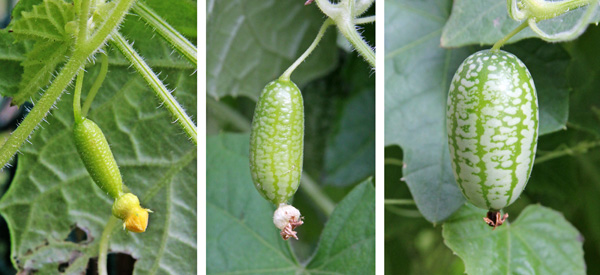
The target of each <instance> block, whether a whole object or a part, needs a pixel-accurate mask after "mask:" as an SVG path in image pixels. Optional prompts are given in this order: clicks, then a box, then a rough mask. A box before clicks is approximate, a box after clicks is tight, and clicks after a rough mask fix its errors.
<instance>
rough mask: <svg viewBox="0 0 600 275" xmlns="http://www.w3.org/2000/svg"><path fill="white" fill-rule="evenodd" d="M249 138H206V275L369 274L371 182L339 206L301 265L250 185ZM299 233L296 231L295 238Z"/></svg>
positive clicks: (300, 230) (371, 253) (371, 258)
mask: <svg viewBox="0 0 600 275" xmlns="http://www.w3.org/2000/svg"><path fill="white" fill-rule="evenodd" d="M249 140H250V137H249V135H247V134H222V135H219V136H213V137H209V138H208V140H207V160H208V161H207V198H208V201H207V210H206V211H207V213H206V217H207V221H206V224H207V250H206V251H207V270H206V271H207V273H209V274H214V273H236V272H237V273H244V274H296V273H298V272H306V273H309V274H310V273H322V272H324V271H330V272H340V273H344V272H349V271H351V270H352V271H357V272H358V273H359V274H366V273H372V272H374V260H375V259H374V248H375V242H374V236H375V235H374V234H375V231H374V229H375V227H374V206H375V203H374V202H375V200H374V199H375V197H374V188H373V184H372V183H371V182H370V180H369V181H366V182H364V183H361V184H359V185H358V186H356V187H355V188H354V190H353V191H352V192H351V193H350V194H348V195H347V196H346V198H344V200H342V201H341V202H340V203H339V204H338V206H337V207H336V209H335V210H334V212H333V213H332V215H331V218H330V220H329V221H328V222H327V225H326V226H325V228H324V229H323V233H322V235H321V241H320V243H319V247H318V248H317V251H316V253H315V255H314V257H313V258H312V259H311V260H310V261H309V262H308V263H306V264H301V263H299V262H298V260H296V257H295V255H294V253H293V252H292V250H291V248H290V245H289V242H292V241H294V240H289V241H287V242H286V241H283V240H282V239H281V237H280V236H279V232H278V229H277V228H275V226H274V225H273V221H272V215H273V211H274V210H275V208H274V206H273V205H271V204H270V203H269V202H267V201H266V200H264V199H263V198H262V197H261V196H260V194H259V193H258V192H257V191H256V190H255V188H254V185H253V184H252V179H251V177H250V169H249V166H248V165H249V162H248V152H249ZM231 171H235V173H232V172H231ZM300 188H302V186H300ZM300 211H302V209H300ZM310 222H311V221H310V220H305V223H310ZM302 233H303V228H302V227H299V228H298V236H299V237H300V238H302ZM357 259H360V261H357Z"/></svg>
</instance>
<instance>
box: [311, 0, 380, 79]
mask: <svg viewBox="0 0 600 275" xmlns="http://www.w3.org/2000/svg"><path fill="white" fill-rule="evenodd" d="M315 2H316V3H317V5H318V6H319V9H321V11H323V13H324V14H325V15H327V16H328V17H329V18H330V19H332V20H333V21H334V22H335V24H336V25H337V27H338V30H339V31H340V33H341V34H342V35H344V37H346V39H348V41H350V43H351V44H352V46H354V49H356V51H357V52H358V53H359V54H360V55H361V56H362V57H363V58H364V59H365V60H366V61H367V62H368V63H369V65H371V67H373V68H375V52H374V51H373V49H372V48H371V47H370V46H369V45H368V44H367V42H366V41H365V40H364V39H363V38H362V37H361V36H360V34H359V33H358V30H357V29H356V26H355V21H354V20H355V19H354V16H355V13H356V15H358V14H359V13H362V12H364V11H366V10H367V9H368V8H369V6H371V5H372V4H373V1H363V2H361V6H360V7H359V8H360V9H359V10H355V7H354V1H342V2H339V3H337V4H333V3H331V2H329V1H328V0H315Z"/></svg>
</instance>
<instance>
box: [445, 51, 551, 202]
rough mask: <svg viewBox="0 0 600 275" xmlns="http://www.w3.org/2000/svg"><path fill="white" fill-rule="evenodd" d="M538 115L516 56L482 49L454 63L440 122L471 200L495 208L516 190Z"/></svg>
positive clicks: (523, 178) (526, 171) (527, 164)
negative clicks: (442, 122)
mask: <svg viewBox="0 0 600 275" xmlns="http://www.w3.org/2000/svg"><path fill="white" fill-rule="evenodd" d="M538 117H539V115H538V102H537V95H536V92H535V86H534V84H533V80H532V78H531V74H530V73H529V71H528V70H527V68H526V67H525V64H523V62H521V60H519V59H518V58H517V57H516V56H514V55H513V54H510V53H507V52H504V51H496V52H492V51H490V50H485V51H480V52H477V53H474V54H473V55H471V56H469V57H468V58H467V59H465V61H463V63H462V64H461V65H460V67H459V69H458V70H457V72H456V74H455V75H454V78H453V79H452V82H451V85H450V91H449V94H448V105H447V113H446V127H447V131H448V145H449V149H450V158H451V160H452V168H453V172H454V176H455V178H456V182H457V183H458V185H459V187H460V189H461V190H462V192H463V194H464V195H465V197H466V198H467V199H468V200H469V201H470V202H471V203H473V204H474V205H475V206H477V207H480V208H483V209H489V210H494V211H495V210H500V209H502V208H504V207H506V206H508V205H510V204H511V203H513V202H514V201H515V200H516V199H517V198H518V197H519V196H520V194H521V192H522V191H523V189H524V188H525V185H526V184H527V181H528V179H529V175H530V174H531V169H532V167H533V162H534V158H535V151H536V146H537V138H538Z"/></svg>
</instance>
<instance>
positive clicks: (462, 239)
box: [442, 204, 585, 274]
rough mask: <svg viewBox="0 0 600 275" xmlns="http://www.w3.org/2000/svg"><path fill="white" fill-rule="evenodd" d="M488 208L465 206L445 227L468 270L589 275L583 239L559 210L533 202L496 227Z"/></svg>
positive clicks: (448, 240)
mask: <svg viewBox="0 0 600 275" xmlns="http://www.w3.org/2000/svg"><path fill="white" fill-rule="evenodd" d="M485 213H486V210H482V209H478V208H475V207H474V206H472V205H470V204H469V205H465V206H464V207H463V208H462V209H461V210H460V211H458V212H457V213H456V214H455V215H454V216H452V218H451V219H449V220H448V221H447V222H446V223H444V226H443V233H442V234H443V236H444V240H445V243H446V245H448V247H450V248H451V249H452V250H453V251H454V252H455V253H456V254H457V255H458V256H459V257H460V258H461V259H462V260H463V261H464V263H465V267H466V272H467V274H585V263H584V261H583V249H582V243H583V238H582V236H581V234H580V233H579V232H578V231H577V229H575V227H573V226H572V225H571V224H570V223H569V222H568V221H567V220H566V219H565V218H564V217H563V216H562V214H560V213H559V212H556V211H554V210H551V209H549V208H546V207H543V206H540V205H531V206H528V207H527V208H525V209H524V210H523V211H522V212H521V214H520V215H519V217H518V218H517V219H515V220H514V222H512V223H511V222H508V223H505V224H504V225H502V226H501V227H498V228H497V229H495V230H493V231H492V229H491V228H490V227H489V226H488V225H487V224H485V223H484V222H483V220H482V217H483V216H485Z"/></svg>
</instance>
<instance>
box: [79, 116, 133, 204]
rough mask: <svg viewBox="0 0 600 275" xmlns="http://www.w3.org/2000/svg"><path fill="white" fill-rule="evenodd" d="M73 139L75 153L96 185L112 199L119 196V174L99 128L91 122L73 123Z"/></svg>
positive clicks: (121, 186) (120, 190) (86, 120)
mask: <svg viewBox="0 0 600 275" xmlns="http://www.w3.org/2000/svg"><path fill="white" fill-rule="evenodd" d="M73 137H74V140H75V147H76V148H77V152H78V153H79V156H80V157H81V160H82V161H83V164H84V165H85V168H86V169H87V171H88V173H89V174H90V176H92V179H93V180H94V182H95V183H96V185H98V186H99V187H100V189H102V191H104V192H106V193H108V194H109V195H110V196H111V197H112V198H113V199H116V198H118V197H119V196H121V195H122V194H123V180H122V178H121V172H120V171H119V167H118V166H117V162H116V161H115V158H114V156H113V154H112V151H111V150H110V147H109V146H108V141H106V138H105V137H104V134H103V133H102V130H100V127H98V125H96V123H94V122H93V121H91V120H89V119H84V120H83V121H81V122H76V123H75V126H74V127H73Z"/></svg>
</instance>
